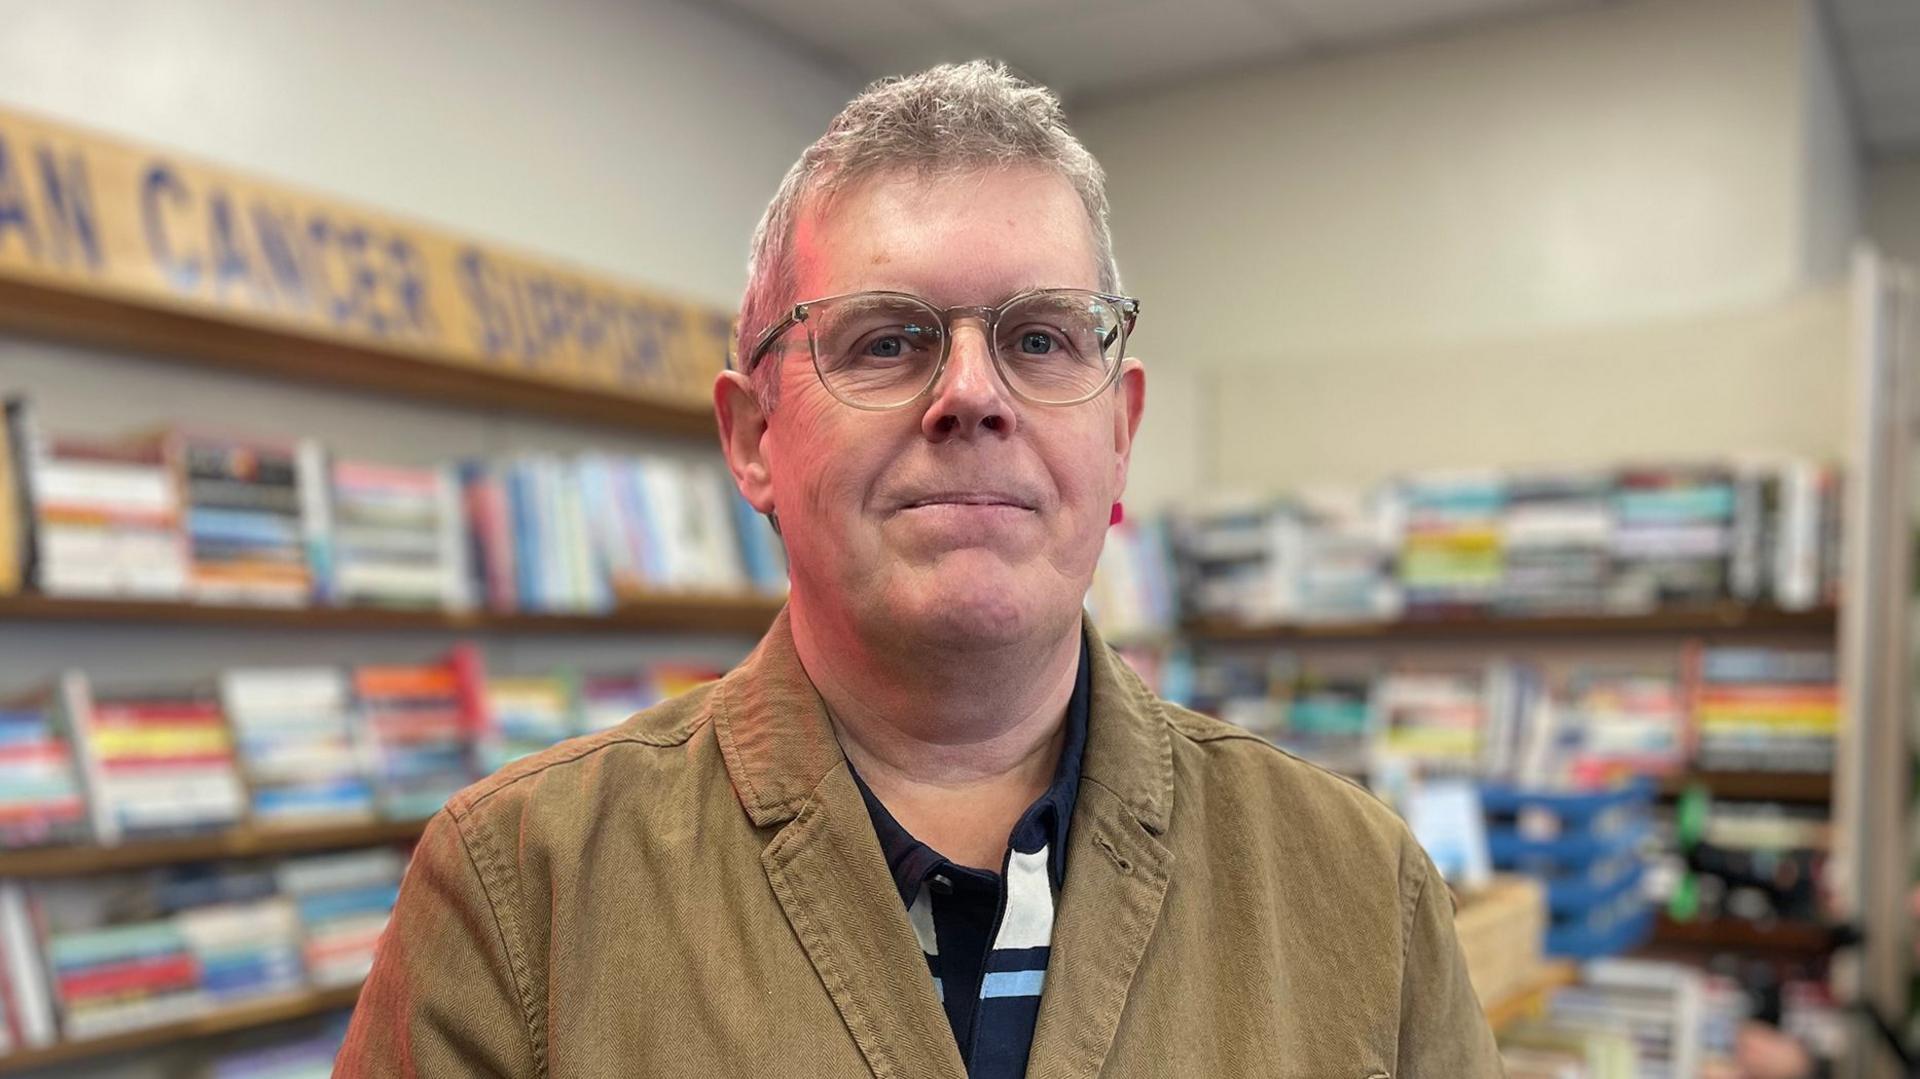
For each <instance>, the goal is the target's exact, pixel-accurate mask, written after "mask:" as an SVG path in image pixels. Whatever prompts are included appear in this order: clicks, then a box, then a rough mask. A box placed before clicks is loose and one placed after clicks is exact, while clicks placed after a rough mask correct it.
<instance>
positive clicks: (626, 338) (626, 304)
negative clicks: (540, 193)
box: [456, 247, 728, 384]
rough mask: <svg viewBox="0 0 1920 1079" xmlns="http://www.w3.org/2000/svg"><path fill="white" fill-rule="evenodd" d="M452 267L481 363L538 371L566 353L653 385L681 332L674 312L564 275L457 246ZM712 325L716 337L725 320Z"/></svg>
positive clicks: (683, 320)
mask: <svg viewBox="0 0 1920 1079" xmlns="http://www.w3.org/2000/svg"><path fill="white" fill-rule="evenodd" d="M456 264H457V266H458V272H459V278H460V291H461V295H462V296H463V297H464V299H465V300H466V305H467V308H468V310H469V311H470V312H471V313H472V319H471V322H470V327H471V329H470V332H471V334H472V335H473V343H474V345H475V346H476V347H477V348H478V349H479V350H480V352H482V353H483V354H484V355H486V357H487V358H488V359H492V360H512V361H515V362H517V363H518V364H520V365H521V366H525V367H541V366H546V365H548V364H550V363H551V362H552V361H553V360H555V359H557V358H559V357H562V356H568V355H572V356H577V357H578V358H579V359H580V361H581V363H582V365H583V366H585V367H586V368H587V369H589V370H596V371H601V372H608V368H609V367H611V368H612V370H611V371H610V372H608V373H611V374H612V375H613V377H614V378H615V379H616V380H618V381H621V382H626V383H629V384H638V383H647V382H656V383H657V382H659V381H660V380H661V379H662V378H663V377H664V376H666V375H667V374H668V373H669V372H668V370H667V357H668V354H669V352H670V350H671V349H672V347H673V346H674V344H675V343H676V340H677V338H679V337H680V336H681V335H683V334H684V333H685V332H686V330H687V328H688V321H687V317H686V315H685V314H684V313H683V312H682V311H680V310H679V309H678V308H675V307H672V306H670V305H660V304H655V303H654V302H653V301H650V300H647V299H644V298H635V297H628V296H622V295H621V294H620V293H617V292H613V291H606V290H601V289H596V288H594V287H593V286H592V285H591V284H586V283H582V282H580V281H579V280H577V279H574V278H571V277H567V276H564V275H559V274H547V273H541V272H538V271H534V272H529V273H520V272H515V271H514V270H512V269H510V268H506V267H502V266H499V265H497V264H494V263H492V262H490V261H488V259H487V256H486V255H485V253H483V252H482V251H480V250H479V249H477V248H473V247H467V248H463V249H462V250H461V252H460V254H459V257H458V259H457V260H456ZM718 322H719V324H720V325H721V326H722V333H723V334H724V333H725V329H724V328H725V327H726V326H727V325H728V323H727V320H726V319H724V318H721V319H719V320H718ZM596 361H599V362H596Z"/></svg>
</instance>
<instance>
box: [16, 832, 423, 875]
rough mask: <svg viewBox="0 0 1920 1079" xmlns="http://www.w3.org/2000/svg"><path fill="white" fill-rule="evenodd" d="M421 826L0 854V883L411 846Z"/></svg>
mask: <svg viewBox="0 0 1920 1079" xmlns="http://www.w3.org/2000/svg"><path fill="white" fill-rule="evenodd" d="M426 826H427V822H426V821H424V820H409V821H378V822H368V823H364V824H337V825H327V826H323V827H306V828H295V827H282V828H266V827H255V826H241V827H238V828H230V829H227V830H224V831H221V832H216V833H212V834H209V835H201V836H191V837H187V838H182V839H165V840H147V841H141V842H132V843H123V844H120V845H118V846H111V847H108V846H100V845H97V844H84V845H74V846H65V847H38V848H29V849H24V850H15V851H7V852H5V853H0V877H62V876H79V875H83V874H89V873H110V872H115V871H117V870H123V869H144V868H148V867H151V866H157V865H170V864H172V863H175V862H201V861H211V860H215V859H221V858H253V857H261V856H266V855H274V854H306V853H314V852H318V851H328V850H341V849H344V848H347V847H373V846H379V845H381V844H385V843H410V842H412V841H413V840H416V839H418V838H420V833H421V832H422V831H423V830H425V828H426Z"/></svg>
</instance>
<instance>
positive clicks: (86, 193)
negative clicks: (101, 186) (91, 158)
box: [37, 146, 105, 270]
mask: <svg viewBox="0 0 1920 1079" xmlns="http://www.w3.org/2000/svg"><path fill="white" fill-rule="evenodd" d="M37 156H38V157H39V159H40V187H41V190H42V193H43V199H44V201H45V203H46V208H47V210H48V211H49V213H48V215H47V216H49V217H51V218H52V222H53V238H54V252H55V254H54V257H55V258H57V259H58V260H59V261H60V264H61V265H63V266H66V265H71V264H72V263H73V261H74V256H75V255H76V254H78V255H80V256H81V257H83V258H85V259H86V263H87V268H88V269H89V270H98V269H100V267H101V266H102V265H103V264H104V262H105V259H104V258H103V257H102V256H101V254H100V233H99V231H98V230H97V229H95V228H94V226H93V185H92V184H90V183H88V182H87V159H86V158H85V157H83V156H81V155H80V154H78V153H73V154H69V155H67V158H66V160H65V162H62V161H61V160H60V159H59V158H57V157H55V156H54V154H53V151H52V150H49V149H48V148H47V147H45V146H42V147H40V152H39V154H38V155H37ZM63 164H64V166H65V167H64V168H63V167H62V166H63Z"/></svg>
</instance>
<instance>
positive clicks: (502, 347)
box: [460, 247, 512, 357]
mask: <svg viewBox="0 0 1920 1079" xmlns="http://www.w3.org/2000/svg"><path fill="white" fill-rule="evenodd" d="M490 270H491V267H489V266H488V265H487V257H486V256H485V255H483V254H481V253H480V251H479V250H478V249H477V248H472V247H469V248H467V249H466V250H464V251H462V252H461V253H460V284H461V287H462V291H463V292H465V294H466V297H467V306H468V307H469V308H471V309H472V310H473V313H474V315H475V316H477V317H478V318H479V320H480V350H481V351H482V352H484V353H486V354H487V356H489V357H499V356H501V355H503V354H504V353H505V352H506V350H507V341H508V336H509V335H510V334H511V332H512V330H511V329H510V328H509V327H508V326H507V325H505V324H504V323H505V319H506V314H505V312H504V311H502V310H501V308H500V307H499V305H498V304H496V303H494V301H493V293H492V289H491V288H489V287H488V282H487V279H488V277H489V276H491V274H490Z"/></svg>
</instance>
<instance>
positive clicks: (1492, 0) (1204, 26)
mask: <svg viewBox="0 0 1920 1079" xmlns="http://www.w3.org/2000/svg"><path fill="white" fill-rule="evenodd" d="M1593 2H1596V0H805V2H798V0H722V3H723V6H726V7H730V8H732V9H734V10H735V11H737V12H740V13H742V14H744V15H747V16H749V17H751V18H752V19H754V20H756V21H758V22H760V23H763V24H765V25H767V26H769V27H771V28H772V29H773V30H774V31H775V32H777V33H779V34H780V35H781V36H783V37H785V38H787V39H788V40H790V41H793V42H795V43H797V44H799V45H800V46H801V47H802V48H804V49H806V50H807V51H809V52H811V53H813V54H814V55H815V56H818V57H820V58H821V59H823V60H825V61H827V62H828V63H830V64H832V65H834V66H836V67H839V68H841V69H843V70H846V71H849V72H851V73H852V74H853V75H855V76H856V77H858V78H860V79H872V78H877V77H879V76H881V75H889V74H898V73H901V72H907V71H915V70H918V69H920V68H923V67H929V66H931V65H933V64H936V63H940V62H943V61H949V60H966V59H971V58H973V57H976V56H992V57H996V58H998V59H1002V60H1005V61H1006V62H1007V63H1009V64H1011V65H1013V67H1014V68H1016V69H1017V70H1019V71H1020V72H1021V73H1022V74H1023V75H1026V76H1027V77H1028V78H1031V79H1034V80H1036V81H1039V82H1042V83H1045V84H1046V85H1048V86H1050V87H1052V88H1053V89H1054V90H1056V91H1057V92H1059V93H1060V94H1061V95H1062V96H1064V97H1068V98H1074V99H1085V98H1089V97H1099V96H1104V95H1109V94H1113V93H1116V92H1121V91H1125V90H1131V89H1136V88H1139V87H1143V86H1152V85H1158V84H1163V83H1168V82H1175V81H1179V80H1182V79H1188V78H1195V77H1199V76H1203V75H1205V74H1207V73H1209V72H1211V71H1215V70H1219V69H1230V68H1235V67H1245V66H1249V65H1253V64H1259V63H1266V62H1274V61H1282V60H1288V59H1297V58H1300V57H1304V56H1308V55H1312V54H1316V53H1322V52H1327V51H1333V50H1341V49H1349V48H1352V47H1355V46H1357V45H1362V44H1369V43H1373V42H1376V41H1379V40H1382V39H1386V38H1397V37H1405V36H1408V35H1411V34H1416V33H1421V32H1425V31H1429V30H1435V29H1440V28H1444V27H1449V26H1453V25H1456V24H1460V23H1465V22H1470V21H1474V20H1482V19H1492V18H1498V17H1502V16H1507V15H1512V14H1515V13H1518V12H1529V11H1543V10H1548V9H1552V8H1555V7H1570V6H1574V5H1576V4H1580V3H1593Z"/></svg>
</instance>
